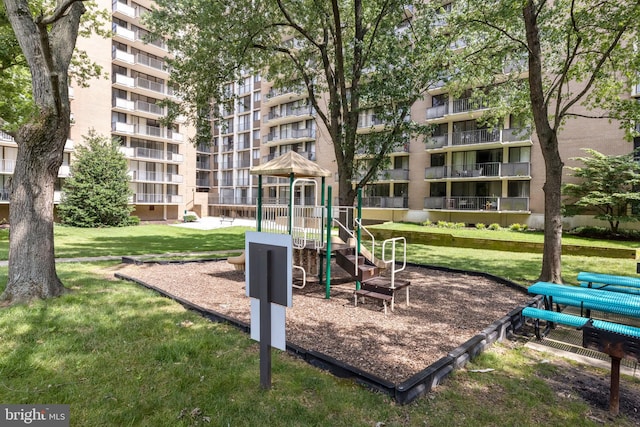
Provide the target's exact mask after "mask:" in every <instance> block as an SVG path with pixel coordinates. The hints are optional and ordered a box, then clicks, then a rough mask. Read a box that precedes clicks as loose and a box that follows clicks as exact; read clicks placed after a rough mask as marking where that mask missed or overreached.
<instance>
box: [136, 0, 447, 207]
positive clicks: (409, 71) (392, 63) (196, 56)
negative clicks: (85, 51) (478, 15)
mask: <svg viewBox="0 0 640 427" xmlns="http://www.w3.org/2000/svg"><path fill="white" fill-rule="evenodd" d="M156 4H157V6H158V8H157V10H154V12H153V13H152V14H151V15H150V19H149V20H148V21H147V24H148V25H149V26H150V28H151V29H152V31H153V32H154V35H153V37H157V36H164V37H166V38H167V40H168V43H169V46H170V48H171V49H174V50H175V51H177V54H176V57H175V59H174V60H172V61H171V62H170V66H171V70H172V80H173V82H174V84H175V85H176V88H177V90H178V92H179V93H180V95H181V98H182V99H183V100H184V101H185V104H184V105H185V106H187V107H188V106H191V107H190V108H191V110H190V111H189V113H190V115H191V117H192V118H193V121H194V122H195V123H196V124H200V125H201V122H198V117H199V116H200V117H201V116H202V109H203V106H204V105H207V103H208V102H209V101H211V100H212V101H213V102H214V103H215V104H217V105H227V104H228V103H229V102H233V99H232V96H230V94H229V93H225V91H224V86H225V84H227V83H228V82H233V81H237V80H238V79H240V78H241V77H242V76H243V73H245V75H246V73H249V72H252V73H255V74H263V75H264V76H265V77H266V79H267V80H269V81H272V82H274V85H275V87H276V88H277V89H284V88H287V89H292V90H296V91H300V92H303V93H304V92H306V94H308V99H309V102H310V104H311V105H312V106H313V108H314V110H315V111H316V113H317V117H318V118H317V121H319V122H320V123H321V124H322V125H323V126H324V128H326V130H327V132H328V134H329V135H330V138H331V142H332V143H333V147H334V154H335V159H336V162H337V168H338V176H339V199H340V203H341V204H343V205H351V204H352V203H353V201H354V198H355V195H356V190H355V189H354V188H353V186H352V181H353V180H356V179H357V180H358V181H357V184H356V187H363V186H364V185H365V184H366V183H367V182H368V181H369V180H371V178H372V177H374V176H376V174H377V172H378V171H379V170H381V169H383V167H384V163H385V161H386V159H387V154H388V153H389V152H390V151H391V150H392V148H393V147H394V146H395V145H396V144H398V143H400V142H401V141H402V140H403V138H404V137H405V135H407V134H409V133H418V132H420V131H421V130H422V129H421V128H420V127H419V126H417V125H416V123H414V122H411V121H410V120H408V119H409V116H410V107H411V105H412V104H413V103H414V102H415V101H416V100H417V99H418V98H420V97H421V96H422V95H423V93H424V92H425V90H426V89H427V88H428V87H429V86H430V85H431V83H432V82H435V81H437V80H439V75H438V73H439V70H440V69H441V68H442V65H443V63H442V61H443V59H444V58H445V57H446V55H445V48H444V44H443V43H440V42H441V39H440V37H439V36H438V34H437V33H434V32H432V31H430V24H431V22H432V18H433V13H434V11H433V10H432V9H430V6H426V5H420V6H418V5H416V6H413V7H414V8H417V7H420V9H419V10H414V9H413V8H412V7H410V6H407V3H406V2H405V1H401V0H370V1H362V0H349V1H346V0H331V1H314V0H303V1H298V2H287V1H284V0H277V1H272V0H258V1H255V0H234V1H231V0H229V1H219V2H211V1H206V0H195V1H174V0H158V1H156ZM181 52H184V53H185V54H184V55H183V54H182V53H181ZM367 111H368V112H369V114H370V115H373V114H375V118H376V119H377V122H379V123H384V130H383V131H382V132H378V133H372V134H370V136H369V137H368V138H363V137H359V136H358V133H357V129H358V117H359V115H360V114H361V113H362V114H364V112H367ZM197 127H198V129H202V128H203V127H202V126H197ZM205 135H206V134H205ZM205 139H206V136H205ZM357 153H361V154H364V155H365V156H367V157H368V158H369V159H368V161H367V162H366V163H365V162H356V156H357ZM359 168H361V169H359Z"/></svg>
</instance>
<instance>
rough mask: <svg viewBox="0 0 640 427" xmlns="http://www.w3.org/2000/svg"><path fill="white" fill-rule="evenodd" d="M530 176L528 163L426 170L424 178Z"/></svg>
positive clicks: (435, 167) (489, 164) (458, 166)
mask: <svg viewBox="0 0 640 427" xmlns="http://www.w3.org/2000/svg"><path fill="white" fill-rule="evenodd" d="M530 174H531V163H528V162H514V163H500V162H487V163H474V164H469V165H453V166H433V167H429V168H425V174H424V178H425V179H427V180H430V179H444V178H491V177H501V178H502V177H514V176H522V177H529V176H530Z"/></svg>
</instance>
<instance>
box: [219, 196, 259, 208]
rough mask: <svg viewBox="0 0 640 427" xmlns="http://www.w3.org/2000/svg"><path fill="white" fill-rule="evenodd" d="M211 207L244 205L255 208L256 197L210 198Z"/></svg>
mask: <svg viewBox="0 0 640 427" xmlns="http://www.w3.org/2000/svg"><path fill="white" fill-rule="evenodd" d="M209 204H210V205H242V206H255V205H256V197H255V196H252V197H235V196H232V197H225V196H214V195H211V196H209Z"/></svg>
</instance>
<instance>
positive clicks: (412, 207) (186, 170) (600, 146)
mask: <svg viewBox="0 0 640 427" xmlns="http://www.w3.org/2000/svg"><path fill="white" fill-rule="evenodd" d="M151 4H152V2H151V1H150V0H136V1H134V0H117V1H113V2H107V1H106V0H100V1H99V5H100V7H103V8H107V9H109V10H111V11H112V22H111V25H112V30H113V38H111V39H104V38H99V37H93V38H90V39H80V40H79V41H78V47H79V48H80V49H84V50H86V51H87V52H88V53H89V54H90V56H91V58H92V59H93V60H94V61H95V62H96V63H98V64H99V65H101V66H102V67H103V69H104V70H105V71H108V78H102V79H97V80H92V81H91V82H90V86H89V87H87V88H84V87H73V88H70V94H71V98H72V101H71V109H72V112H73V116H74V117H73V119H74V120H73V125H72V128H71V132H70V135H69V141H68V144H67V146H66V147H65V162H64V165H63V167H62V168H61V170H60V182H59V183H58V187H57V189H58V190H59V189H60V188H61V182H62V179H64V177H65V176H68V174H69V163H70V162H71V161H72V151H73V147H74V144H79V143H82V135H86V134H87V132H88V130H89V129H91V128H93V129H95V130H96V131H97V132H98V133H99V134H103V135H110V136H113V137H117V138H119V140H120V141H121V144H122V152H123V153H124V154H125V156H126V157H127V158H128V160H129V171H130V176H131V186H132V189H133V192H134V196H133V200H132V203H133V205H134V206H135V211H134V214H135V215H138V216H139V217H140V218H141V219H142V220H178V219H181V218H182V216H183V215H184V212H185V211H195V212H196V213H198V214H199V215H201V216H207V215H230V216H243V217H254V216H255V202H256V198H257V179H256V177H254V176H252V175H250V173H249V172H250V169H251V168H252V167H254V166H256V165H258V164H260V163H264V162H266V161H269V160H271V159H273V158H276V157H278V156H280V155H282V154H285V153H287V152H288V151H296V152H298V153H300V154H302V155H304V156H305V157H307V158H308V159H309V160H312V161H316V162H318V164H319V165H320V166H322V167H324V168H326V169H328V170H330V171H332V172H333V173H334V176H333V177H330V178H329V179H328V180H327V184H328V185H333V186H336V185H337V184H336V179H335V178H336V176H337V173H338V171H337V168H336V163H335V160H334V159H335V156H334V153H333V146H332V143H331V141H330V139H329V137H328V134H327V132H326V130H325V129H324V128H323V125H322V124H321V123H319V122H316V111H314V109H313V108H312V106H311V104H310V103H309V101H308V99H307V97H306V95H305V93H304V90H302V89H301V88H290V89H275V88H273V86H272V84H270V83H269V82H266V81H262V79H261V78H260V76H256V75H246V76H245V77H244V78H243V79H242V80H241V81H239V82H233V83H229V85H228V86H227V87H226V88H225V89H226V91H227V93H228V94H229V102H226V103H223V104H222V105H220V108H221V110H220V111H219V113H220V119H218V120H217V121H216V122H215V126H214V128H213V138H212V140H211V141H210V142H203V143H201V144H198V145H197V146H194V145H193V144H192V142H191V140H190V139H191V138H192V137H193V136H194V131H193V129H191V128H190V127H189V126H187V125H186V123H185V121H184V120H182V119H178V120H176V122H175V123H172V124H171V125H170V126H165V125H164V124H162V123H161V120H160V119H161V118H162V117H163V116H164V115H165V113H166V111H165V108H166V107H164V106H163V105H161V101H162V100H164V99H167V98H169V99H176V98H175V97H174V94H173V91H172V88H171V86H170V81H169V73H168V70H167V67H166V63H165V58H166V56H167V55H169V52H168V50H167V48H166V45H165V44H164V43H163V41H161V40H158V41H155V42H151V43H147V42H144V41H143V37H144V36H145V35H146V34H147V32H146V30H145V29H144V27H143V25H142V24H141V21H140V18H141V17H142V16H143V15H144V14H145V13H147V12H148V11H149V9H150V7H151ZM632 96H639V94H638V93H634V94H632ZM487 108H488V106H487V105H484V104H483V102H481V101H477V100H474V99H472V98H470V97H469V96H468V94H466V95H462V96H460V97H453V96H451V95H450V94H449V93H447V91H446V89H445V86H444V84H439V85H436V87H434V88H432V89H431V90H430V91H429V92H428V93H426V94H425V96H424V97H423V99H421V100H419V101H418V102H416V103H415V104H414V105H412V106H411V113H410V119H411V120H414V121H416V122H420V123H428V124H431V125H433V129H434V131H433V133H432V135H431V136H429V137H427V138H422V137H420V138H417V137H409V136H407V137H406V138H404V139H403V140H402V141H400V142H399V143H398V144H397V145H396V146H395V147H394V149H393V150H392V152H391V153H390V154H389V163H388V164H389V168H388V169H386V170H384V171H382V172H381V173H379V174H378V175H377V176H376V177H375V178H374V180H373V181H372V182H370V183H369V184H367V185H366V186H365V188H364V189H363V194H364V197H363V208H364V209H363V215H364V217H365V219H369V220H392V221H409V222H422V221H425V220H427V219H430V220H432V221H439V220H443V221H453V222H464V223H467V224H474V223H478V222H482V223H485V224H489V223H499V224H501V225H503V226H508V225H510V224H512V223H527V224H529V225H530V226H532V227H536V228H540V227H542V224H543V212H544V195H543V192H542V186H543V184H544V181H545V178H544V159H543V158H542V154H541V151H540V149H539V145H538V142H537V140H536V136H535V133H534V132H532V131H531V129H528V128H526V127H525V126H523V125H522V124H521V123H519V122H518V120H517V119H516V118H514V117H505V118H504V120H503V122H502V123H501V125H500V126H498V127H496V128H487V127H486V126H482V125H481V124H480V123H481V122H480V121H479V120H478V119H479V118H480V117H481V115H482V114H483V113H484V112H485V111H486V109H487ZM383 128H384V126H383V123H382V122H381V120H380V119H379V118H378V117H376V114H375V111H373V110H371V111H363V112H362V113H361V114H360V118H359V129H358V132H359V133H361V134H366V133H370V132H377V131H380V130H382V129H383ZM560 139H561V143H560V149H561V153H562V157H563V159H565V162H566V164H567V165H569V166H570V165H572V164H575V163H574V162H572V161H571V160H570V159H571V158H572V157H577V156H582V155H583V154H584V153H583V151H582V148H584V147H590V148H594V149H596V150H598V151H601V152H603V153H605V154H623V153H628V152H630V151H631V150H632V149H633V145H632V144H631V143H629V142H626V141H625V140H624V138H623V132H622V130H620V129H619V128H618V126H617V125H616V124H615V123H613V124H612V123H609V122H607V121H605V120H600V121H599V120H589V119H574V120H570V121H569V122H568V123H567V125H566V126H565V128H564V129H563V131H562V133H561V137H560ZM0 147H1V150H0V160H1V161H0V180H2V181H1V182H0V184H1V185H2V186H1V187H0V189H4V190H0V219H1V218H3V217H6V218H8V191H7V190H6V188H7V182H8V179H9V177H10V176H11V173H12V172H13V166H14V164H15V158H16V152H17V147H16V145H15V143H14V142H13V140H12V139H11V137H9V136H8V135H6V134H3V133H0ZM285 181H286V180H279V179H277V178H267V179H266V180H265V182H264V183H263V184H264V193H263V197H264V198H265V200H266V201H273V202H277V201H283V200H288V198H289V191H290V189H289V185H288V182H285ZM353 184H354V185H355V181H354V183H353ZM296 191H298V192H299V194H295V195H294V196H295V197H296V198H298V199H299V200H308V201H309V203H311V200H312V199H313V198H314V197H315V196H316V195H315V194H314V193H313V191H314V190H313V187H312V186H309V187H303V188H301V189H297V190H296ZM334 194H337V192H336V191H334ZM59 195H60V193H59V191H58V192H56V197H57V198H58V200H59ZM590 222H592V219H591V217H576V218H570V219H567V220H566V225H567V226H568V227H572V226H575V225H580V224H584V223H590Z"/></svg>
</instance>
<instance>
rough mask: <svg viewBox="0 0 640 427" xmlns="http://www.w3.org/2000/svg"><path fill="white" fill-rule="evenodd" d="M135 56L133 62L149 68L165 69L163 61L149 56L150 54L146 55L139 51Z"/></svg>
mask: <svg viewBox="0 0 640 427" xmlns="http://www.w3.org/2000/svg"><path fill="white" fill-rule="evenodd" d="M135 58H136V61H135V62H136V63H138V64H141V65H145V66H147V67H149V68H154V69H156V70H161V71H165V66H164V61H162V60H159V59H156V58H151V57H150V56H147V55H144V54H141V53H139V54H137V55H136V57H135Z"/></svg>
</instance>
